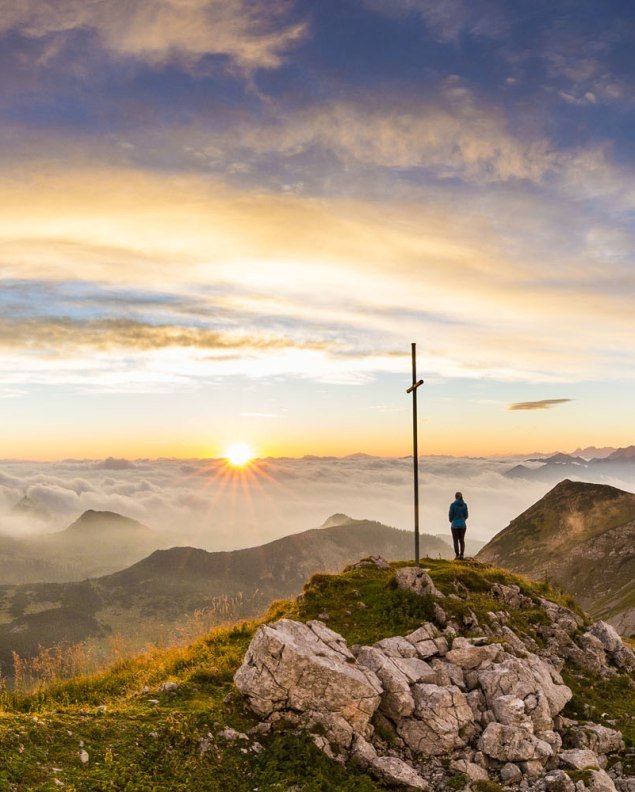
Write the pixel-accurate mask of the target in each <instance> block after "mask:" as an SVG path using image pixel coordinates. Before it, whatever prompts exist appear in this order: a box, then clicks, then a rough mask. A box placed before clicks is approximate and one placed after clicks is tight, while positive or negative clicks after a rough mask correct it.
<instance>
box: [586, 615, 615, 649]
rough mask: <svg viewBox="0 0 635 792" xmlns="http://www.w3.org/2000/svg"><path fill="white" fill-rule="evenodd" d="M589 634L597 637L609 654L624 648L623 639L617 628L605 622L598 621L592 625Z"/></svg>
mask: <svg viewBox="0 0 635 792" xmlns="http://www.w3.org/2000/svg"><path fill="white" fill-rule="evenodd" d="M589 632H590V633H591V634H592V635H595V637H596V638H597V639H598V640H599V641H600V643H601V644H602V646H603V647H604V648H605V649H606V651H607V652H614V651H615V650H616V649H619V648H620V647H621V646H623V644H622V639H621V638H620V636H619V634H618V632H617V630H616V629H615V627H612V626H611V625H610V624H607V623H606V622H605V621H596V622H595V624H592V625H591V627H590V628H589Z"/></svg>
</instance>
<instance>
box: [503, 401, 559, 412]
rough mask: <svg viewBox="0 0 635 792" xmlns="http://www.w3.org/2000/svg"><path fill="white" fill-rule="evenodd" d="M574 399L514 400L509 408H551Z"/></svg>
mask: <svg viewBox="0 0 635 792" xmlns="http://www.w3.org/2000/svg"><path fill="white" fill-rule="evenodd" d="M570 401H573V399H539V400H538V401H528V402H514V404H510V405H509V406H508V407H507V409H508V410H550V409H551V408H552V407H555V406H556V405H558V404H566V403H567V402H570Z"/></svg>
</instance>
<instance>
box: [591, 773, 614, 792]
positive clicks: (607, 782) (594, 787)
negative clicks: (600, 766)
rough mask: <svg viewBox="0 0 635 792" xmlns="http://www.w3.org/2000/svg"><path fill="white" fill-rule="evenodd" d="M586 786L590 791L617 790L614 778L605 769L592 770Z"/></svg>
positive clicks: (611, 791) (605, 791) (608, 791)
mask: <svg viewBox="0 0 635 792" xmlns="http://www.w3.org/2000/svg"><path fill="white" fill-rule="evenodd" d="M585 786H586V788H587V789H588V790H589V792H615V784H614V783H613V779H612V778H611V776H610V775H609V774H608V773H605V772H604V770H591V773H590V778H589V780H588V781H587V782H586V784H585Z"/></svg>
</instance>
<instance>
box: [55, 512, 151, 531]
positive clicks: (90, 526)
mask: <svg viewBox="0 0 635 792" xmlns="http://www.w3.org/2000/svg"><path fill="white" fill-rule="evenodd" d="M104 529H106V530H108V531H112V530H113V529H114V530H117V529H120V530H121V529H125V530H126V531H130V530H134V531H137V532H138V531H144V532H145V531H149V530H150V529H149V528H147V527H146V526H145V525H143V524H142V523H140V522H138V521H137V520H133V519H132V517H126V516H124V515H123V514H118V513H117V512H113V511H96V510H95V509H86V511H85V512H83V514H81V515H80V516H79V517H78V518H77V519H76V520H75V522H74V523H71V525H69V526H68V528H67V529H66V531H68V532H70V533H75V532H80V531H81V532H83V533H85V532H87V531H101V530H104Z"/></svg>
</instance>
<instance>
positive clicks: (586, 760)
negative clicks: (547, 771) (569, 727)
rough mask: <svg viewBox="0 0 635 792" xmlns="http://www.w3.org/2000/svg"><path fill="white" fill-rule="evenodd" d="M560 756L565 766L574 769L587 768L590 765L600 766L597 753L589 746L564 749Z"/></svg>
mask: <svg viewBox="0 0 635 792" xmlns="http://www.w3.org/2000/svg"><path fill="white" fill-rule="evenodd" d="M558 758H559V759H560V763H561V764H562V765H563V766H564V767H571V768H572V769H573V770H587V769H588V768H590V767H596V768H599V766H600V765H599V763H598V756H597V754H596V753H595V752H594V751H590V750H589V749H588V748H571V749H569V750H568V751H563V752H562V753H561V754H560V755H559V757H558Z"/></svg>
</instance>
